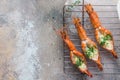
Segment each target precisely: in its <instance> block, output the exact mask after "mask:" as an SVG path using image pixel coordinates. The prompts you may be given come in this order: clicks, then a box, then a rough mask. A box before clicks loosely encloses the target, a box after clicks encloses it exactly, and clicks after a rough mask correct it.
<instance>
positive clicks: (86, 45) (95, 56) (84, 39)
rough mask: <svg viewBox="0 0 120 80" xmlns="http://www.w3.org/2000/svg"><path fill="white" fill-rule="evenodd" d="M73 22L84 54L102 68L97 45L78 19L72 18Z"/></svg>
mask: <svg viewBox="0 0 120 80" xmlns="http://www.w3.org/2000/svg"><path fill="white" fill-rule="evenodd" d="M73 23H74V25H75V27H76V29H77V32H78V35H79V37H80V39H81V46H82V50H83V52H84V54H85V55H86V56H87V57H88V58H89V59H90V60H92V61H94V62H95V63H97V65H98V68H99V69H100V70H103V67H102V64H101V60H100V55H99V51H98V47H97V45H96V44H95V43H94V42H93V41H92V40H91V39H90V38H89V37H88V36H87V34H86V32H85V30H84V29H83V27H82V25H81V22H80V19H79V18H74V19H73Z"/></svg>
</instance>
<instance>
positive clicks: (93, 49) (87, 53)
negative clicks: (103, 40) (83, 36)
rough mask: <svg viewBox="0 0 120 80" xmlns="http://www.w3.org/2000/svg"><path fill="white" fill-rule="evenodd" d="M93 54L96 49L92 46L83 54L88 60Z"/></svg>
mask: <svg viewBox="0 0 120 80" xmlns="http://www.w3.org/2000/svg"><path fill="white" fill-rule="evenodd" d="M95 52H96V49H95V47H94V46H91V47H89V46H87V47H86V50H85V53H86V56H87V57H88V58H92V56H93V55H94V53H95Z"/></svg>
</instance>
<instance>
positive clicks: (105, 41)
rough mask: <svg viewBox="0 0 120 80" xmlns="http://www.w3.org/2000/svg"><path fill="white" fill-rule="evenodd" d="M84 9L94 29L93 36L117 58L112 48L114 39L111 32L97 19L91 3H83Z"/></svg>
mask: <svg viewBox="0 0 120 80" xmlns="http://www.w3.org/2000/svg"><path fill="white" fill-rule="evenodd" d="M85 10H86V12H87V13H88V15H89V18H90V21H91V23H92V25H93V28H94V29H95V37H96V40H97V42H98V43H99V44H100V46H101V47H103V48H104V49H106V50H107V51H109V52H110V53H111V54H112V55H113V56H114V57H115V58H118V56H117V53H116V52H115V49H114V40H113V36H112V33H111V32H110V31H109V30H107V29H106V28H104V27H103V26H102V24H101V22H100V20H99V17H98V15H97V13H96V12H95V11H94V9H93V7H92V5H91V4H87V5H85Z"/></svg>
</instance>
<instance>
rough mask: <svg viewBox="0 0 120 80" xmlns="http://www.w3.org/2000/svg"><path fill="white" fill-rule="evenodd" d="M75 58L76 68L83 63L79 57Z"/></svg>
mask: <svg viewBox="0 0 120 80" xmlns="http://www.w3.org/2000/svg"><path fill="white" fill-rule="evenodd" d="M76 58H77V60H76V66H77V67H79V66H81V65H82V63H83V61H82V60H81V59H80V58H79V57H77V56H76Z"/></svg>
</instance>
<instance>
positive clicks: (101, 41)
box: [100, 34, 112, 46]
mask: <svg viewBox="0 0 120 80" xmlns="http://www.w3.org/2000/svg"><path fill="white" fill-rule="evenodd" d="M108 40H112V36H111V35H109V34H107V35H106V36H103V37H101V38H100V45H102V46H103V45H105V43H106V41H108Z"/></svg>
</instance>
